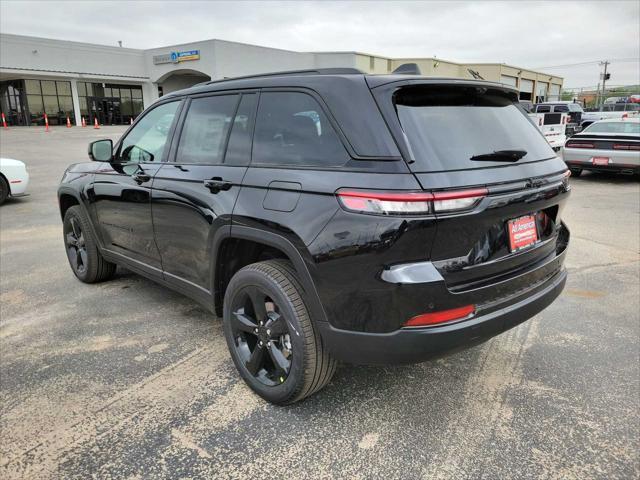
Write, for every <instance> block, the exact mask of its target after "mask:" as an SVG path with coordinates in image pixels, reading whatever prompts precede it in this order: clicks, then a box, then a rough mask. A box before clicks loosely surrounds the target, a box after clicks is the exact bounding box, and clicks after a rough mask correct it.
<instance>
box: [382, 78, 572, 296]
mask: <svg viewBox="0 0 640 480" xmlns="http://www.w3.org/2000/svg"><path fill="white" fill-rule="evenodd" d="M487 85H490V84H478V85H474V84H472V83H471V82H469V83H466V82H459V84H457V85H451V84H449V85H439V84H437V83H433V82H430V83H426V84H425V83H424V82H422V83H412V82H403V83H402V84H401V85H393V84H392V85H385V86H382V87H378V88H377V89H374V91H375V96H376V99H377V100H378V102H379V104H380V106H381V108H382V110H383V113H384V115H385V117H386V118H387V119H388V121H389V124H390V126H391V129H392V131H393V133H394V135H395V136H396V138H397V139H398V140H399V145H400V147H401V150H402V151H403V156H404V157H405V158H406V159H407V161H408V165H409V168H410V169H411V171H413V172H414V174H415V176H416V178H417V179H418V180H419V182H420V184H421V186H422V188H423V189H424V190H428V191H431V192H433V193H434V194H436V195H438V196H440V197H441V198H443V199H445V200H444V201H442V202H440V203H438V202H436V203H437V205H439V207H438V208H439V211H438V210H436V212H435V213H436V216H437V234H436V239H435V241H434V243H433V247H432V249H431V252H430V256H431V259H432V260H433V261H434V263H435V264H436V266H437V268H439V270H440V271H441V273H442V274H443V276H444V277H445V279H446V280H447V283H448V285H450V286H451V287H453V288H471V287H472V286H473V285H477V284H478V282H483V281H487V280H489V279H491V278H495V277H496V276H501V275H506V274H509V273H510V272H515V271H517V270H519V269H522V268H525V267H526V266H527V265H532V264H534V263H535V262H537V261H540V260H542V259H544V258H545V257H547V256H549V255H551V254H554V253H555V250H556V241H557V238H558V229H557V227H558V225H559V224H560V219H561V208H562V205H563V203H564V200H565V198H566V196H567V195H566V193H567V188H566V186H565V184H564V183H563V177H562V176H563V174H564V172H565V171H566V166H565V165H564V163H563V162H562V161H561V160H560V159H559V158H557V157H556V155H555V153H554V152H553V150H552V149H551V148H550V146H549V145H548V143H547V142H546V141H545V140H544V137H543V136H542V135H541V134H540V132H539V131H538V129H537V128H536V127H535V126H534V125H533V124H532V122H531V121H530V120H529V119H528V118H527V116H526V114H525V113H524V111H522V109H521V108H520V107H519V106H518V105H517V104H516V102H517V96H516V93H515V92H512V91H509V90H506V89H502V88H498V87H492V86H487ZM547 115H550V114H547ZM551 115H553V114H551ZM557 115H561V114H557ZM465 192H466V193H469V192H471V193H469V195H467V197H470V198H471V199H474V198H475V200H473V201H468V200H464V198H465V194H466V193H465ZM471 194H473V195H471ZM474 196H475V197H474ZM532 222H533V224H534V227H535V228H534V230H533V231H532V230H531V229H530V228H529V227H530V226H531V225H532ZM522 229H525V230H526V231H524V230H522ZM514 230H515V231H516V232H515V233H518V231H519V230H522V231H523V232H524V233H526V234H528V235H535V238H533V241H532V242H530V243H527V242H525V244H522V243H519V242H517V241H516V242H514V238H513V236H512V233H514ZM519 238H520V237H519Z"/></svg>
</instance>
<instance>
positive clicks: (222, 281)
mask: <svg viewBox="0 0 640 480" xmlns="http://www.w3.org/2000/svg"><path fill="white" fill-rule="evenodd" d="M243 242H244V243H243ZM237 246H240V248H242V249H243V251H242V254H246V250H244V249H246V248H255V249H256V252H255V254H254V255H251V254H249V255H246V256H245V257H244V258H240V259H239V261H238V262H236V263H235V264H231V265H230V264H229V262H227V261H226V259H228V258H231V255H230V253H231V252H232V250H230V249H232V248H234V247H237ZM212 252H213V258H212V272H213V281H212V285H213V291H214V307H215V311H216V314H218V315H219V316H222V305H223V301H224V295H225V291H226V286H227V285H228V282H229V280H230V279H231V276H232V275H233V274H234V273H235V272H236V271H237V270H239V269H240V268H242V267H244V266H245V265H248V264H250V263H255V262H257V261H261V260H266V259H272V258H282V259H286V260H289V261H290V262H291V264H292V265H293V268H294V269H295V271H296V274H297V276H298V280H299V281H300V284H301V286H302V288H303V292H301V293H302V295H303V297H304V299H305V301H306V303H307V305H308V307H309V309H310V311H311V314H312V318H313V319H314V320H316V321H327V316H326V313H325V311H324V308H323V307H322V303H321V302H320V297H319V296H318V292H317V290H316V288H315V284H314V282H313V278H312V277H311V274H310V273H309V269H308V267H307V263H306V262H305V260H304V258H303V256H302V254H301V253H300V251H299V250H298V248H297V247H296V246H295V245H294V244H293V243H292V242H291V241H290V240H288V239H287V238H285V237H283V236H281V235H278V234H275V233H273V232H269V231H265V230H261V229H258V228H253V227H246V226H237V225H234V226H233V227H231V226H229V227H228V228H226V229H224V230H222V229H221V231H220V234H219V235H216V238H215V239H214V245H213V250H212ZM261 254H263V255H265V254H266V257H264V256H263V257H261V256H260V255H261Z"/></svg>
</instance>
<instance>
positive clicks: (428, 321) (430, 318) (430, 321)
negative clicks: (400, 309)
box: [404, 305, 476, 327]
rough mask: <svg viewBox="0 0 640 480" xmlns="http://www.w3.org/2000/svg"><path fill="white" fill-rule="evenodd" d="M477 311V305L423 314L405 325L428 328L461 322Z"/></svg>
mask: <svg viewBox="0 0 640 480" xmlns="http://www.w3.org/2000/svg"><path fill="white" fill-rule="evenodd" d="M475 311H476V307H475V305H466V306H464V307H459V308H452V309H451V310H443V311H441V312H433V313H423V314H422V315H416V316H415V317H413V318H412V319H410V320H408V321H406V322H405V323H404V326H405V327H426V326H429V325H437V324H439V323H446V322H452V321H454V320H461V319H463V318H465V317H468V316H469V315H472V314H473V313H474V312H475Z"/></svg>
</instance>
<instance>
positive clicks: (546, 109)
mask: <svg viewBox="0 0 640 480" xmlns="http://www.w3.org/2000/svg"><path fill="white" fill-rule="evenodd" d="M550 111H551V106H550V105H536V112H537V113H547V112H550Z"/></svg>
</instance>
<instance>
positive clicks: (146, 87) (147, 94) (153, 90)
mask: <svg viewBox="0 0 640 480" xmlns="http://www.w3.org/2000/svg"><path fill="white" fill-rule="evenodd" d="M157 99H158V84H157V83H153V82H145V83H143V84H142V104H143V105H144V108H145V109H146V108H147V107H148V106H149V105H151V104H152V103H153V102H155V101H156V100H157Z"/></svg>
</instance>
